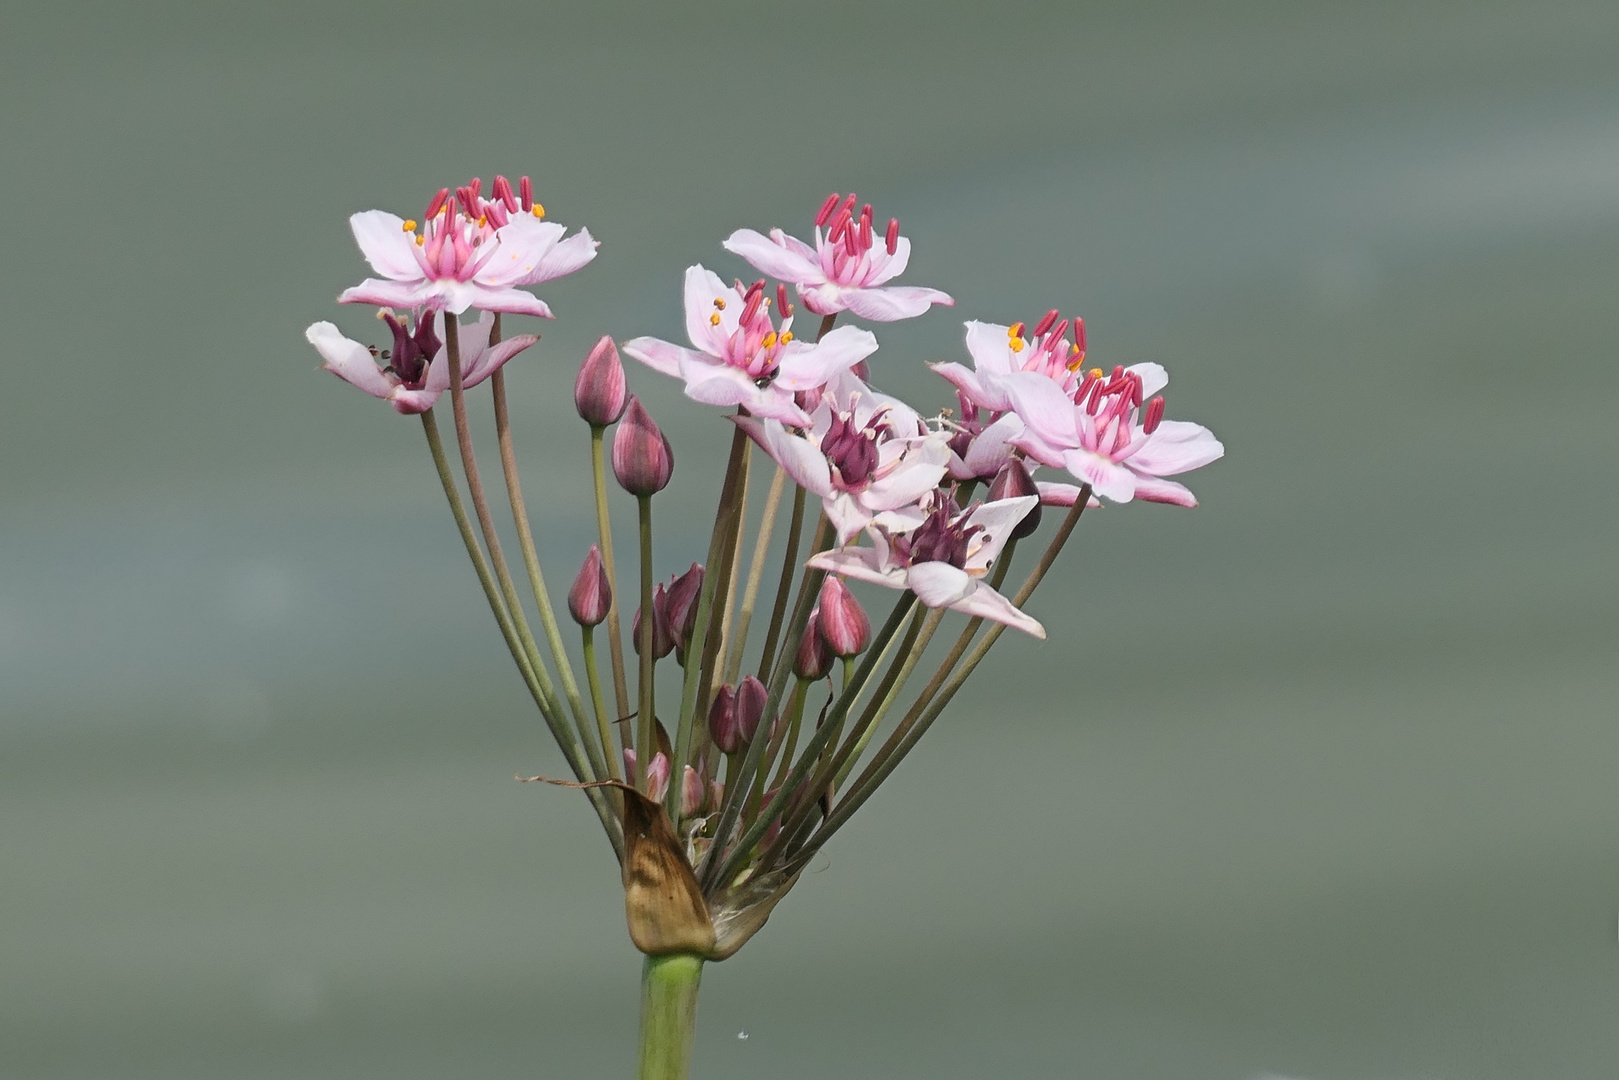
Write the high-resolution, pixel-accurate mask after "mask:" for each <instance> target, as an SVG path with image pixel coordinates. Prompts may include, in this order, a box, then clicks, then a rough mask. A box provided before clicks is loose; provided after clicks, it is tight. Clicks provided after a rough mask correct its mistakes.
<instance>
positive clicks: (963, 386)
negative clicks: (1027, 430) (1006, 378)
mask: <svg viewBox="0 0 1619 1080" xmlns="http://www.w3.org/2000/svg"><path fill="white" fill-rule="evenodd" d="M928 367H930V368H932V369H933V370H934V371H936V372H938V373H939V374H940V375H942V376H944V377H945V379H946V380H948V381H949V383H950V385H951V386H954V387H955V388H956V389H957V390H960V391H961V392H962V393H963V394H966V395H967V398H968V400H970V401H972V403H973V404H975V405H977V406H979V407H980V408H984V409H990V410H991V411H993V412H1005V411H1006V410H1007V409H1008V408H1010V407H1011V402H1010V401H1008V400H1007V398H1006V393H1005V391H1004V390H1001V389H999V388H996V389H992V388H990V387H989V386H987V385H985V384H986V383H987V381H988V378H989V376H984V377H982V378H981V377H980V376H979V374H978V373H977V372H976V371H973V370H972V369H971V368H969V367H967V366H966V365H964V364H957V363H955V362H953V361H952V362H951V363H947V364H929V365H928ZM992 400H994V401H999V402H1001V407H1000V408H999V409H996V408H995V407H994V405H992V404H990V402H991V401H992Z"/></svg>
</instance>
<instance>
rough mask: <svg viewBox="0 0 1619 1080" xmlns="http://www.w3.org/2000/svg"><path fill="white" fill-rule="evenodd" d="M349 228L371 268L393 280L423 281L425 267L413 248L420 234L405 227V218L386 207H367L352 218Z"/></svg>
mask: <svg viewBox="0 0 1619 1080" xmlns="http://www.w3.org/2000/svg"><path fill="white" fill-rule="evenodd" d="M349 230H350V231H351V232H353V233H354V242H355V243H356V244H358V245H360V254H362V255H364V256H365V261H366V262H368V263H370V264H371V269H373V270H375V271H376V272H377V273H379V274H381V275H382V276H383V277H385V278H389V279H391V280H393V281H420V280H422V268H421V266H420V265H418V264H417V262H416V256H415V255H413V254H411V250H410V249H411V247H412V246H413V245H414V244H415V243H416V237H415V234H414V233H411V232H407V231H406V230H405V221H404V219H403V218H401V217H398V216H397V215H395V214H390V213H388V211H386V210H366V211H364V212H362V213H359V214H354V215H352V216H351V217H350V218H349Z"/></svg>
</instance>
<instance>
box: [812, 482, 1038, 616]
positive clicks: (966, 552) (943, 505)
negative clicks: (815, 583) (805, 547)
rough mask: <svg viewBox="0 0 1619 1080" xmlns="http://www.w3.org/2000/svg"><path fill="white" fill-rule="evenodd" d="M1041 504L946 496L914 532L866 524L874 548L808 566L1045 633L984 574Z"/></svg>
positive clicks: (838, 553) (828, 554)
mask: <svg viewBox="0 0 1619 1080" xmlns="http://www.w3.org/2000/svg"><path fill="white" fill-rule="evenodd" d="M1036 502H1037V500H1036V499H1035V497H1034V496H1033V495H1027V496H1024V497H1022V498H1018V499H1002V500H1000V501H998V502H987V503H979V504H977V505H975V506H974V507H973V508H972V509H970V510H966V511H958V510H957V509H956V506H955V502H954V500H952V499H951V498H950V497H949V496H948V495H941V496H940V497H938V498H937V499H935V500H934V501H933V503H932V505H931V507H930V508H929V510H928V513H927V516H926V518H925V519H924V520H923V522H922V524H921V525H919V526H918V527H917V528H915V529H913V530H911V531H910V532H907V533H903V534H898V535H895V534H891V533H889V532H888V531H887V530H885V529H883V528H881V527H880V526H874V527H872V528H871V529H869V530H867V531H868V533H869V534H870V535H871V538H872V546H871V547H869V548H854V547H846V548H841V549H839V550H835V551H823V552H821V553H820V554H818V555H815V556H813V557H812V558H811V559H810V560H809V565H810V566H813V567H816V568H818V569H821V570H826V571H828V572H830V573H834V574H842V575H844V576H845V577H852V578H856V579H858V580H860V581H870V582H875V583H876V584H878V585H886V586H888V587H889V588H890V589H909V590H910V591H911V592H913V593H915V594H916V598H917V599H918V600H920V601H922V603H924V604H926V605H927V606H928V607H930V608H940V607H947V608H951V609H953V610H955V611H960V612H965V613H966V614H968V615H974V616H979V617H982V618H985V619H993V620H994V621H995V622H999V623H1005V624H1006V625H1007V626H1010V627H1013V628H1014V629H1017V630H1022V631H1023V632H1025V633H1028V634H1032V635H1034V636H1035V637H1037V638H1041V639H1044V638H1045V636H1046V631H1045V628H1044V627H1042V626H1041V625H1040V624H1039V623H1038V622H1036V621H1035V620H1034V619H1032V618H1030V617H1029V616H1027V615H1025V614H1024V613H1023V612H1021V611H1019V610H1018V609H1017V608H1015V607H1013V606H1012V602H1011V601H1010V600H1008V599H1007V598H1006V597H1004V596H1002V595H1001V594H1000V593H998V592H996V591H995V590H994V589H992V588H990V587H989V586H988V585H986V584H984V583H983V581H981V580H980V579H981V578H982V577H983V576H984V574H985V573H986V572H987V571H988V569H989V565H990V564H991V563H992V562H994V561H995V558H996V556H998V555H999V554H1000V552H1001V548H1002V547H1003V546H1004V545H1005V544H1006V541H1007V540H1008V539H1010V538H1011V535H1012V529H1013V527H1014V526H1016V525H1017V523H1018V522H1020V521H1022V520H1023V518H1024V516H1025V515H1026V514H1028V513H1029V511H1030V510H1032V509H1034V506H1035V503H1036Z"/></svg>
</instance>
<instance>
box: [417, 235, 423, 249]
mask: <svg viewBox="0 0 1619 1080" xmlns="http://www.w3.org/2000/svg"><path fill="white" fill-rule="evenodd" d="M416 246H417V247H421V246H422V234H421V233H417V234H416Z"/></svg>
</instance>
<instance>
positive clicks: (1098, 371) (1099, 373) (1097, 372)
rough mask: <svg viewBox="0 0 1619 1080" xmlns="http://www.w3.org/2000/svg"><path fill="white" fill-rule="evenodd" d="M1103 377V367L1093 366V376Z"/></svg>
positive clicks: (1096, 377)
mask: <svg viewBox="0 0 1619 1080" xmlns="http://www.w3.org/2000/svg"><path fill="white" fill-rule="evenodd" d="M1101 377H1102V369H1101V368H1099V367H1093V368H1091V378H1093V379H1100V378H1101Z"/></svg>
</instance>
